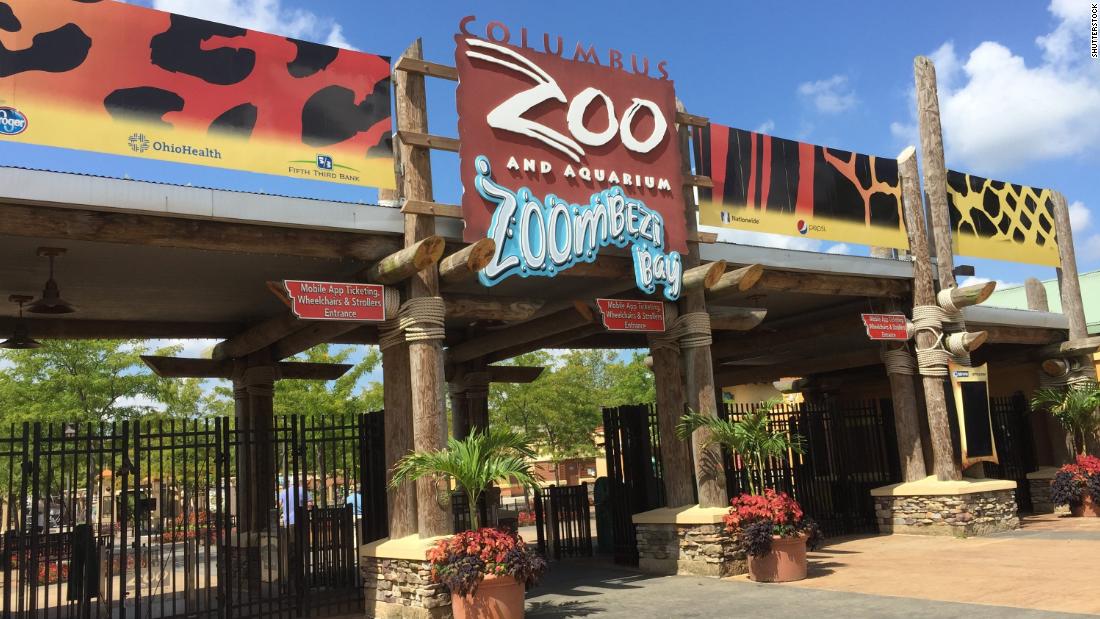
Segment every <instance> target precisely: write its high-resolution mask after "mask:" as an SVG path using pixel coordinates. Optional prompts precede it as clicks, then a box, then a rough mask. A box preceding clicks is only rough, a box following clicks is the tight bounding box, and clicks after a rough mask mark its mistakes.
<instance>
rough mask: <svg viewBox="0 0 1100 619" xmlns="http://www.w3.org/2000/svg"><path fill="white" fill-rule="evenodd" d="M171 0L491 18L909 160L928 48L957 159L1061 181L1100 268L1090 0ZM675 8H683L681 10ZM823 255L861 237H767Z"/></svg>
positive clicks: (272, 27) (196, 11)
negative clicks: (646, 66) (645, 64)
mask: <svg viewBox="0 0 1100 619" xmlns="http://www.w3.org/2000/svg"><path fill="white" fill-rule="evenodd" d="M137 3H140V4H145V5H147V6H155V7H156V8H161V9H164V10H170V11H174V12H179V13H185V14H190V15H194V16H197V17H203V18H206V19H212V20H215V21H222V22H226V23H232V24H236V25H241V26H245V27H250V28H255V29H258V30H265V31H269V32H275V33H278V34H284V35H289V36H296V37H300V38H305V39H310V40H314V41H319V42H326V43H330V44H337V45H341V46H346V47H348V46H350V47H354V48H357V49H361V50H364V51H369V52H373V53H379V54H385V55H391V56H397V55H399V54H400V53H401V51H402V50H403V49H404V48H405V47H406V46H407V45H408V44H409V43H410V42H412V41H413V40H414V39H415V38H417V37H422V38H423V40H424V47H425V55H426V57H427V59H429V60H434V61H437V62H442V63H447V64H453V41H452V36H453V35H454V34H455V32H456V31H457V24H458V21H459V20H460V19H461V18H462V17H463V16H465V15H470V14H473V15H476V16H477V17H478V21H477V22H476V23H475V25H474V26H473V29H474V30H475V31H476V30H477V28H478V27H480V28H482V29H484V26H485V24H486V23H487V22H488V21H490V20H499V21H502V22H503V23H505V24H506V25H508V27H509V28H511V29H512V31H513V32H518V30H519V28H520V27H521V26H526V27H527V28H528V31H529V33H530V35H529V36H531V37H532V38H536V39H541V35H542V33H543V32H549V33H551V34H552V35H555V36H556V35H562V36H563V38H564V40H565V42H566V46H567V47H572V46H575V44H576V42H577V41H582V42H584V43H585V45H586V46H587V45H589V44H592V45H595V46H596V47H597V48H598V49H600V50H606V49H607V48H608V47H614V48H616V49H619V50H622V51H624V52H625V53H626V54H627V55H629V54H630V53H637V54H639V55H644V56H648V57H649V58H650V60H651V61H652V62H656V61H658V60H667V61H668V63H669V71H670V73H671V75H672V77H673V79H674V80H675V81H676V87H677V93H678V95H679V97H680V98H681V99H682V100H683V101H684V102H685V104H686V106H687V108H688V110H689V111H691V112H694V113H697V114H702V115H705V116H709V117H710V118H711V119H713V120H714V121H716V122H721V123H723V124H729V125H733V126H737V127H742V128H746V129H756V130H764V131H766V132H768V133H772V134H774V135H778V136H782V137H789V138H796V139H800V140H805V141H812V142H815V143H819V144H827V145H830V146H835V147H839V148H843V149H847V150H858V151H862V152H867V153H871V154H877V155H889V156H894V155H896V154H897V153H898V152H900V151H901V150H902V148H903V147H905V146H906V145H908V144H910V143H914V142H915V139H916V137H915V128H914V124H915V122H914V104H913V99H912V96H913V95H912V85H913V73H912V61H913V57H914V56H915V55H917V54H926V55H932V56H933V58H934V59H935V60H936V62H937V66H938V70H939V74H940V79H941V101H942V108H943V122H944V127H945V139H946V143H947V161H948V165H949V166H950V167H953V168H955V169H961V170H965V171H969V172H973V173H976V174H979V175H982V176H988V177H994V178H1001V179H1005V180H1011V181H1013V182H1017V183H1023V184H1032V185H1038V186H1049V187H1054V188H1057V189H1059V190H1061V191H1062V192H1063V193H1064V194H1066V196H1067V197H1068V199H1069V201H1070V202H1071V203H1072V204H1073V206H1072V213H1073V219H1074V224H1075V235H1076V239H1075V241H1076V246H1077V253H1078V261H1079V264H1080V269H1081V271H1087V270H1092V269H1096V268H1100V213H1097V214H1094V213H1093V212H1092V210H1091V209H1094V208H1097V207H1098V206H1100V199H1098V198H1097V195H1098V189H1100V174H1098V173H1097V171H1098V169H1100V167H1098V166H1100V146H1098V144H1100V61H1097V60H1093V59H1090V58H1089V50H1088V43H1089V41H1088V27H1089V14H1088V10H1089V6H1090V3H1089V2H1088V1H1086V0H1054V1H1053V2H1052V3H1050V4H1046V3H1043V2H1012V3H1007V2H993V1H971V2H956V1H941V0H925V1H922V2H919V3H917V2H909V3H900V2H891V3H885V2H854V1H844V2H785V3H782V4H780V3H770V2H754V3H749V2H730V1H728V0H727V1H713V2H692V3H683V4H678V5H670V4H669V3H668V2H653V1H638V0H635V1H632V2H623V1H618V0H610V1H608V0H605V1H600V2H593V1H592V0H588V1H586V2H574V1H558V2H541V3H535V2H518V1H515V0H512V1H509V2H502V1H490V0H483V1H479V2H426V1H423V0H409V1H403V2H387V3H383V2H364V1H352V0H330V1H328V2H310V3H306V2H301V1H299V0H143V1H141V2H137ZM673 6H675V8H676V11H675V13H673V12H672V11H671V10H670V9H671V8H673ZM428 89H429V119H430V123H431V131H432V132H433V133H438V134H442V135H456V126H455V123H456V114H455V108H454V86H453V84H452V83H450V82H445V81H441V80H430V81H429V86H428ZM0 165H21V166H29V167H36V168H47V169H56V170H70V171H79V172H89V173H95V174H103V175H108V176H118V177H123V176H125V177H130V178H136V179H149V180H158V181H166V182H172V183H191V184H195V185H203V186H212V187H224V188H234V189H242V190H248V191H260V192H271V193H280V194H289V195H299V196H310V197H317V198H328V199H338V200H348V201H364V202H370V201H372V200H373V199H374V197H375V196H374V192H373V191H368V190H362V189H357V188H351V187H346V186H337V185H328V184H324V183H318V182H313V181H304V180H295V179H286V178H280V177H274V176H263V175H257V174H250V173H238V172H230V171H225V170H217V169H211V168H203V167H197V166H186V165H182V164H168V163H160V162H154V161H147V160H138V159H131V158H125V157H116V156H109V155H96V154H88V153H79V152H71V151H64V150H59V149H52V148H46V147H33V146H21V145H13V144H0ZM456 168H457V157H455V156H453V155H448V154H437V155H436V158H435V165H434V174H435V178H436V199H437V200H439V201H446V202H457V201H458V199H459V192H460V184H459V182H458V178H457V174H456ZM753 240H754V241H756V242H761V241H763V242H765V243H768V244H772V245H778V246H784V247H795V248H800V249H813V250H817V251H834V252H840V253H844V252H851V253H860V252H861V251H863V250H861V249H860V248H857V247H850V246H843V245H841V246H838V245H837V244H831V243H830V244H821V243H815V242H813V241H807V240H806V239H801V238H790V237H772V238H767V239H760V238H757V239H753ZM956 262H962V263H967V264H974V265H976V267H977V269H978V275H979V276H980V277H985V278H990V279H996V280H1001V281H1002V282H1021V281H1023V279H1024V278H1026V277H1029V276H1037V277H1040V278H1044V279H1045V278H1050V277H1053V275H1054V272H1053V269H1050V268H1045V267H1035V266H1029V265H1023V264H1013V263H1007V262H993V261H987V260H978V259H972V258H963V259H957V260H956Z"/></svg>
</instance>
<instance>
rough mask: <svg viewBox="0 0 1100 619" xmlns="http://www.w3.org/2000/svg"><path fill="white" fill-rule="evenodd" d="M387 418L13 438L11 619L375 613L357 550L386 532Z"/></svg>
mask: <svg viewBox="0 0 1100 619" xmlns="http://www.w3.org/2000/svg"><path fill="white" fill-rule="evenodd" d="M382 416H383V415H382V414H381V413H372V414H366V415H358V416H348V417H342V418H335V419H334V418H325V419H320V418H311V417H299V416H281V417H276V418H275V423H274V425H273V427H272V428H270V429H267V430H264V431H263V432H262V433H261V432H260V431H259V430H246V429H241V428H238V427H237V424H236V423H235V421H234V420H232V419H227V418H211V419H198V420H164V421H127V422H118V423H112V424H70V425H57V424H23V425H22V426H16V427H12V428H11V429H10V430H9V431H8V432H0V489H2V491H3V501H4V502H3V527H2V528H3V534H2V536H0V570H2V572H0V579H2V582H0V586H2V593H0V596H2V597H0V609H2V617H4V618H7V617H43V618H52V617H58V618H60V617H73V618H85V617H87V618H92V617H96V618H100V617H111V618H114V617H119V618H122V617H135V618H139V617H140V618H144V617H148V618H150V619H153V618H160V617H234V618H235V617H261V616H262V617H267V616H274V617H301V616H309V615H323V614H330V613H354V612H361V608H362V585H361V582H360V575H359V569H358V546H359V544H362V543H364V542H366V541H370V540H373V539H378V538H380V537H384V536H385V535H386V532H385V527H386V513H385V489H384V482H385V478H384V475H385V469H384V466H380V463H381V462H382V461H381V457H382V456H381V451H382V449H381V446H382V441H383V440H384V433H383V431H382V428H381V426H380V424H381V419H382ZM257 453H261V454H263V456H261V457H259V458H258V459H257V457H256V456H255V455H253V456H252V457H251V458H250V457H248V454H257ZM257 461H258V462H261V463H264V462H266V463H267V464H266V465H263V464H261V465H252V464H250V463H251V462H257ZM250 466H251V467H252V468H250ZM264 466H266V467H270V468H266V470H259V468H263V467H264ZM264 479H267V480H268V482H267V484H266V487H265V484H264V483H262V480H264ZM257 493H258V494H257ZM250 496H251V498H250ZM256 496H259V497H260V498H259V499H257V498H256ZM250 505H256V506H259V507H260V508H261V509H262V510H263V511H264V512H266V513H260V514H256V513H251V514H250V513H248V509H247V506H250ZM257 523H258V524H257Z"/></svg>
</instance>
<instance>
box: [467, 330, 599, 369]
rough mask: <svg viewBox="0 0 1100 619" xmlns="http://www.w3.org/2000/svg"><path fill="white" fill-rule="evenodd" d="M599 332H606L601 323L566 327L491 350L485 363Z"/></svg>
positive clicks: (566, 342)
mask: <svg viewBox="0 0 1100 619" xmlns="http://www.w3.org/2000/svg"><path fill="white" fill-rule="evenodd" d="M601 333H607V331H606V330H605V329H604V328H603V325H601V324H589V325H584V326H581V327H577V328H574V329H567V330H565V331H562V332H561V333H555V334H553V335H549V336H546V337H542V338H538V339H536V340H532V341H530V342H524V343H521V344H517V345H515V346H509V347H508V348H502V349H500V350H498V351H496V352H493V353H491V354H489V355H486V356H485V362H486V363H496V362H498V361H505V360H508V359H511V358H513V357H517V356H519V355H522V354H526V353H529V352H532V351H536V350H542V349H544V348H562V347H565V346H568V345H569V344H570V343H572V342H576V341H579V340H583V339H585V338H587V337H591V336H593V335H599V334H601Z"/></svg>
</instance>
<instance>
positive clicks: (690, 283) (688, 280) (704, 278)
mask: <svg viewBox="0 0 1100 619" xmlns="http://www.w3.org/2000/svg"><path fill="white" fill-rule="evenodd" d="M725 272H726V261H725V260H719V261H717V262H708V263H707V264H701V265H699V266H697V267H692V268H690V269H687V270H686V271H684V275H683V284H684V285H683V292H689V291H695V290H709V289H710V288H713V287H714V285H715V284H717V283H718V281H719V280H720V279H722V275H723V274H724V273H725Z"/></svg>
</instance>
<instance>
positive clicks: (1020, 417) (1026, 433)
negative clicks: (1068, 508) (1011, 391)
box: [984, 393, 1036, 512]
mask: <svg viewBox="0 0 1100 619" xmlns="http://www.w3.org/2000/svg"><path fill="white" fill-rule="evenodd" d="M989 412H990V415H991V421H992V423H993V441H994V443H995V444H996V445H997V459H998V460H1000V463H998V464H993V463H992V462H986V463H985V467H984V468H985V476H986V477H991V478H993V479H1011V480H1013V481H1015V482H1016V505H1017V507H1018V508H1019V509H1020V511H1022V512H1032V511H1034V506H1033V505H1032V502H1031V484H1030V483H1029V482H1028V479H1027V474H1028V473H1030V472H1032V471H1034V470H1036V464H1035V442H1034V438H1033V437H1032V435H1031V426H1030V425H1029V422H1028V413H1030V412H1031V408H1030V406H1028V403H1027V397H1025V396H1024V394H1023V393H1016V394H1015V395H1012V396H1009V397H1001V398H990V399H989Z"/></svg>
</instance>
